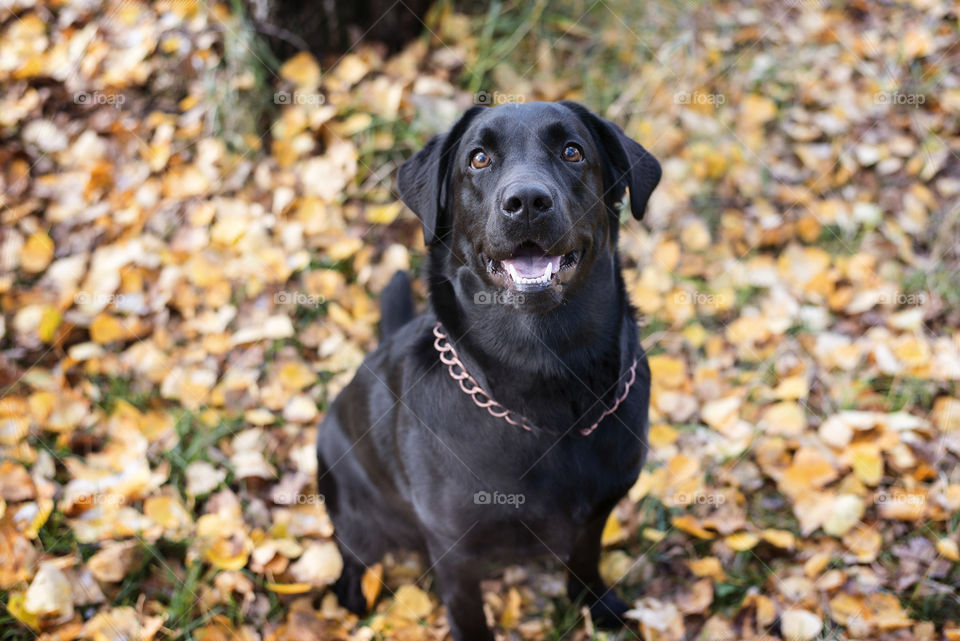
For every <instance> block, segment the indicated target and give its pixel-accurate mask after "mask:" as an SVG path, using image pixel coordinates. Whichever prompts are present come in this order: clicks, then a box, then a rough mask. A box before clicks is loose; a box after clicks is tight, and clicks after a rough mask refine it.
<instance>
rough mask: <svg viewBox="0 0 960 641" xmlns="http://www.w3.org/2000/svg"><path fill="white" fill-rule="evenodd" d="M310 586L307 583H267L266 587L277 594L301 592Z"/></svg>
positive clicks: (310, 586) (310, 587)
mask: <svg viewBox="0 0 960 641" xmlns="http://www.w3.org/2000/svg"><path fill="white" fill-rule="evenodd" d="M312 588H313V586H312V585H310V584H309V583H267V589H268V590H270V591H271V592H276V593H277V594H303V593H304V592H309V591H310V590H311V589H312Z"/></svg>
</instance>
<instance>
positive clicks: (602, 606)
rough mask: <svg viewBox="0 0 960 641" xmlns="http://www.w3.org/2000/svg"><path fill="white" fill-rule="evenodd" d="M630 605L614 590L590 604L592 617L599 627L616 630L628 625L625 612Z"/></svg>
mask: <svg viewBox="0 0 960 641" xmlns="http://www.w3.org/2000/svg"><path fill="white" fill-rule="evenodd" d="M629 609H630V606H629V605H627V604H626V603H625V602H623V601H622V600H620V599H619V598H618V597H617V595H615V594H614V593H613V592H607V593H606V594H605V595H604V596H603V597H602V598H601V599H600V600H599V601H595V602H594V603H592V604H591V605H590V618H591V619H593V624H594V625H595V626H597V627H598V628H604V629H606V630H615V629H617V628H622V627H623V626H625V625H627V620H626V619H624V618H623V614H624V613H625V612H626V611H627V610H629Z"/></svg>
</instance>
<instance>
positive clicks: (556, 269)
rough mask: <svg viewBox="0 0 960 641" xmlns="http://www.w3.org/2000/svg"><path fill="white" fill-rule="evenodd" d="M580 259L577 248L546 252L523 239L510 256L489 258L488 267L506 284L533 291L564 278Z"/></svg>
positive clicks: (492, 274)
mask: <svg viewBox="0 0 960 641" xmlns="http://www.w3.org/2000/svg"><path fill="white" fill-rule="evenodd" d="M579 259H580V252H578V251H576V250H574V251H572V252H568V253H566V254H548V253H547V252H546V251H545V250H544V249H543V248H542V247H540V246H539V245H537V244H536V243H532V242H525V243H522V244H520V245H519V246H518V247H517V248H516V250H514V252H513V254H512V255H511V256H510V257H509V258H504V259H502V260H494V259H489V260H488V261H487V270H488V271H489V272H490V275H491V276H493V277H494V278H495V279H497V280H500V281H502V282H503V284H504V285H505V286H507V287H513V288H515V289H520V290H524V291H535V290H538V289H543V288H546V287H548V286H550V285H551V284H554V283H560V282H562V281H564V280H566V278H567V277H568V275H569V274H572V273H573V270H574V269H575V268H576V266H577V262H578V261H579Z"/></svg>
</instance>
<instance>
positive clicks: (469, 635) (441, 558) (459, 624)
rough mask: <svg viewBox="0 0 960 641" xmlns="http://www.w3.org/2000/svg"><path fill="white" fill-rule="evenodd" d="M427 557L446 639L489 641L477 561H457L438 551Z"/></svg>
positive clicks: (464, 559)
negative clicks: (444, 614)
mask: <svg viewBox="0 0 960 641" xmlns="http://www.w3.org/2000/svg"><path fill="white" fill-rule="evenodd" d="M430 556H431V560H432V562H433V563H435V566H434V576H435V577H436V579H437V588H438V591H439V593H440V598H441V599H443V603H444V605H446V606H447V619H448V620H449V621H450V635H451V636H452V637H453V639H454V641H493V633H492V632H491V631H490V628H489V627H487V621H486V617H485V616H484V614H483V595H482V594H481V592H480V579H481V572H480V567H479V563H478V561H476V560H474V559H470V558H458V556H457V554H456V552H455V551H454V552H447V553H446V554H445V553H444V551H443V549H442V547H441V548H440V549H438V550H436V551H435V550H434V549H433V546H431V550H430Z"/></svg>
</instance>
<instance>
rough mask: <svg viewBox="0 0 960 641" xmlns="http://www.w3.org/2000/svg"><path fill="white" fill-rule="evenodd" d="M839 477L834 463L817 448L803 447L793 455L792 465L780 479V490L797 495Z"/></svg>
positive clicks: (793, 495)
mask: <svg viewBox="0 0 960 641" xmlns="http://www.w3.org/2000/svg"><path fill="white" fill-rule="evenodd" d="M836 478H837V471H836V470H835V469H834V467H833V465H832V464H831V463H830V461H828V460H827V459H825V458H824V457H823V455H821V454H820V452H818V451H817V450H815V449H813V448H809V447H803V448H800V449H799V450H797V452H796V454H794V455H793V461H792V462H791V464H790V467H788V468H787V469H786V471H784V473H783V476H782V477H781V479H780V483H779V487H780V491H781V492H783V493H784V494H786V495H788V496H791V497H795V496H798V495H799V494H801V493H803V492H804V491H806V490H809V489H811V488H820V487H823V486H824V485H826V484H827V483H829V482H831V481H833V480H834V479H836Z"/></svg>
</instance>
